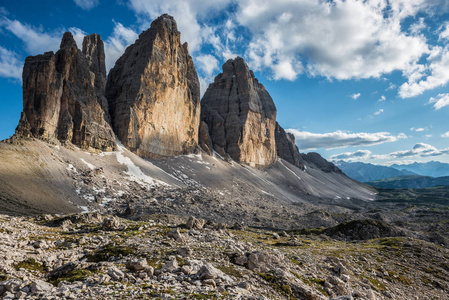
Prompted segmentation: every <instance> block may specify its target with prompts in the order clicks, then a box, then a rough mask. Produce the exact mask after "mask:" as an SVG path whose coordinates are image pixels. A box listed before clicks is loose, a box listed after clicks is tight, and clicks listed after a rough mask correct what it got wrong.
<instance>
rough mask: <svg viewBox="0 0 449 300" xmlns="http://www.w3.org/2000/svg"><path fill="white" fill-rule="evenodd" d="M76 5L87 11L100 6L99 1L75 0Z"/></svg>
mask: <svg viewBox="0 0 449 300" xmlns="http://www.w3.org/2000/svg"><path fill="white" fill-rule="evenodd" d="M73 1H74V2H75V4H76V5H78V6H79V7H81V8H82V9H85V10H90V9H92V8H94V7H95V6H97V5H98V3H99V0H73Z"/></svg>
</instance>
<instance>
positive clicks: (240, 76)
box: [201, 57, 277, 166]
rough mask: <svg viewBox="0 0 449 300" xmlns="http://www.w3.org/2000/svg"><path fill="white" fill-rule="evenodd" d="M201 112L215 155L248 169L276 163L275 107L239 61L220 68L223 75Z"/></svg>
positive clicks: (207, 97) (206, 96)
mask: <svg viewBox="0 0 449 300" xmlns="http://www.w3.org/2000/svg"><path fill="white" fill-rule="evenodd" d="M201 109H202V112H201V119H202V120H203V121H204V122H205V123H206V124H207V126H208V128H209V134H210V136H211V139H212V142H213V146H214V149H215V151H217V152H218V153H219V154H221V155H222V156H225V155H226V154H228V155H229V156H230V157H231V158H232V159H234V160H235V161H238V162H243V163H247V164H250V165H258V166H267V165H271V164H273V163H274V162H276V160H277V154H276V143H275V128H276V107H275V105H274V103H273V100H272V99H271V97H270V95H269V94H268V92H267V91H266V90H265V87H264V86H263V85H262V84H260V83H259V81H258V80H257V79H256V78H255V77H254V73H253V72H252V71H251V70H249V68H248V66H247V64H246V63H245V61H244V60H243V58H240V57H238V58H236V59H230V60H228V61H227V62H226V63H225V64H224V65H223V73H221V74H219V75H218V76H217V77H216V78H215V81H214V82H213V83H211V84H210V85H209V88H208V89H207V91H206V93H205V94H204V97H203V100H202V102H201Z"/></svg>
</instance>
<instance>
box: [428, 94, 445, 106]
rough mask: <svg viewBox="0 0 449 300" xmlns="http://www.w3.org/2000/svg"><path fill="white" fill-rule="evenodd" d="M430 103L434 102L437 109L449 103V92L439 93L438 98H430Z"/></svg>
mask: <svg viewBox="0 0 449 300" xmlns="http://www.w3.org/2000/svg"><path fill="white" fill-rule="evenodd" d="M429 103H430V104H433V107H434V108H435V109H440V108H443V107H445V106H448V105H449V94H439V95H438V96H437V97H436V98H434V97H432V98H430V99H429Z"/></svg>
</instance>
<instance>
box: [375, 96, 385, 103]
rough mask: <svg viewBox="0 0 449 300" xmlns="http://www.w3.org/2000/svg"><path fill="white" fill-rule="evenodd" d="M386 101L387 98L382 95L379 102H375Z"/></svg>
mask: <svg viewBox="0 0 449 300" xmlns="http://www.w3.org/2000/svg"><path fill="white" fill-rule="evenodd" d="M386 100H387V98H386V97H385V96H384V95H382V96H381V97H380V98H379V100H377V101H379V102H383V101H386Z"/></svg>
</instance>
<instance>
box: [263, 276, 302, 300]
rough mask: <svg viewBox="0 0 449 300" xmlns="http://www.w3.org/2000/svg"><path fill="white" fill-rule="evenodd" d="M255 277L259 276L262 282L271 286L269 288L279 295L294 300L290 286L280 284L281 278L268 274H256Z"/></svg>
mask: <svg viewBox="0 0 449 300" xmlns="http://www.w3.org/2000/svg"><path fill="white" fill-rule="evenodd" d="M257 275H259V276H260V277H261V278H262V279H263V280H265V281H266V282H268V283H269V284H270V285H271V287H272V288H273V289H274V290H275V291H277V292H278V293H281V294H282V295H284V296H286V297H288V298H289V299H296V298H295V296H294V295H293V292H292V289H291V288H290V286H288V285H287V284H284V283H282V279H281V278H278V277H276V276H275V275H273V274H270V273H257Z"/></svg>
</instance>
